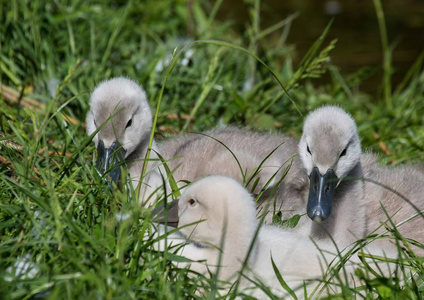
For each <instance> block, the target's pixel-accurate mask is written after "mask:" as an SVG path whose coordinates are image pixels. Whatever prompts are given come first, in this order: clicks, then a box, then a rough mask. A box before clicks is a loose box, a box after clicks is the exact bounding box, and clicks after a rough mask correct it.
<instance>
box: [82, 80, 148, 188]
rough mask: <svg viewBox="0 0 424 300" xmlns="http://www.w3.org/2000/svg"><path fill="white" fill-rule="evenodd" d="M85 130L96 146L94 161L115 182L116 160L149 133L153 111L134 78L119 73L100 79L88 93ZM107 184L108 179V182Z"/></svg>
mask: <svg viewBox="0 0 424 300" xmlns="http://www.w3.org/2000/svg"><path fill="white" fill-rule="evenodd" d="M86 124H87V133H88V135H91V134H92V133H94V132H95V131H96V130H97V129H98V128H99V127H101V129H100V130H99V132H98V133H97V134H96V135H95V136H94V137H93V142H94V143H95V145H96V147H97V164H96V167H97V169H98V171H99V173H100V174H101V175H102V176H103V175H104V174H105V173H106V172H109V177H110V178H111V179H112V181H114V182H116V181H117V180H118V179H119V176H120V168H119V164H120V163H122V162H123V161H124V159H125V158H126V157H128V156H129V155H130V154H131V153H132V152H134V150H135V149H136V148H137V146H138V145H139V144H140V143H141V142H142V141H143V140H145V139H146V138H148V137H149V135H150V132H151V127H152V115H151V112H150V107H149V104H148V103H147V100H146V94H145V92H144V91H143V89H142V88H141V87H140V86H139V85H138V84H137V83H136V82H134V81H132V80H130V79H127V78H123V77H118V78H113V79H110V80H107V81H103V82H102V83H100V84H99V85H98V86H97V87H96V89H95V90H94V91H93V93H92V94H91V98H90V110H89V112H88V114H87V119H86ZM109 184H110V183H109Z"/></svg>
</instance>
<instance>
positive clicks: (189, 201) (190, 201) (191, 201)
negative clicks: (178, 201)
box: [188, 199, 196, 206]
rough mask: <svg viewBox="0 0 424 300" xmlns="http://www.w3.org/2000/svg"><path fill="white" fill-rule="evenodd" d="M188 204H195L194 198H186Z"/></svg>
mask: <svg viewBox="0 0 424 300" xmlns="http://www.w3.org/2000/svg"><path fill="white" fill-rule="evenodd" d="M188 204H190V206H194V205H195V204H196V200H194V199H189V200H188Z"/></svg>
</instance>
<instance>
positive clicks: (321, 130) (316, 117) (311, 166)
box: [299, 106, 361, 223]
mask: <svg viewBox="0 0 424 300" xmlns="http://www.w3.org/2000/svg"><path fill="white" fill-rule="evenodd" d="M299 155H300V158H301V161H302V163H303V166H304V169H305V171H306V172H307V174H308V175H309V180H310V188H309V197H308V204H307V213H308V216H309V217H310V218H311V219H312V220H313V221H315V222H317V223H320V222H322V221H324V220H325V219H327V218H328V217H329V216H330V214H331V209H332V206H333V200H334V192H335V189H336V188H337V186H338V184H339V183H340V181H341V180H343V178H344V177H346V176H347V175H348V174H349V172H350V171H351V170H352V169H353V168H354V167H355V166H356V165H357V164H358V163H359V160H360V156H361V144H360V140H359V136H358V132H357V128H356V124H355V121H354V120H353V118H352V117H351V116H350V115H349V114H348V113H347V112H345V111H344V110H343V109H341V108H340V107H336V106H324V107H321V108H318V109H317V110H315V111H313V112H311V113H310V114H309V115H308V116H307V117H306V119H305V122H304V124H303V134H302V138H301V140H300V143H299Z"/></svg>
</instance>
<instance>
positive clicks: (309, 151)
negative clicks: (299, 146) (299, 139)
mask: <svg viewBox="0 0 424 300" xmlns="http://www.w3.org/2000/svg"><path fill="white" fill-rule="evenodd" d="M306 151H308V153H309V154H310V155H312V153H311V149H309V146H306Z"/></svg>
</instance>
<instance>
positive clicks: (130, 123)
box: [125, 119, 132, 128]
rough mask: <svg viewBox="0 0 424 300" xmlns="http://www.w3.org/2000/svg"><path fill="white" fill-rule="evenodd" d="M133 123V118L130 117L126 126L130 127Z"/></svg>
mask: <svg viewBox="0 0 424 300" xmlns="http://www.w3.org/2000/svg"><path fill="white" fill-rule="evenodd" d="M131 125H132V119H130V120H129V121H128V123H127V126H125V128H128V127H130V126H131Z"/></svg>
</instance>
